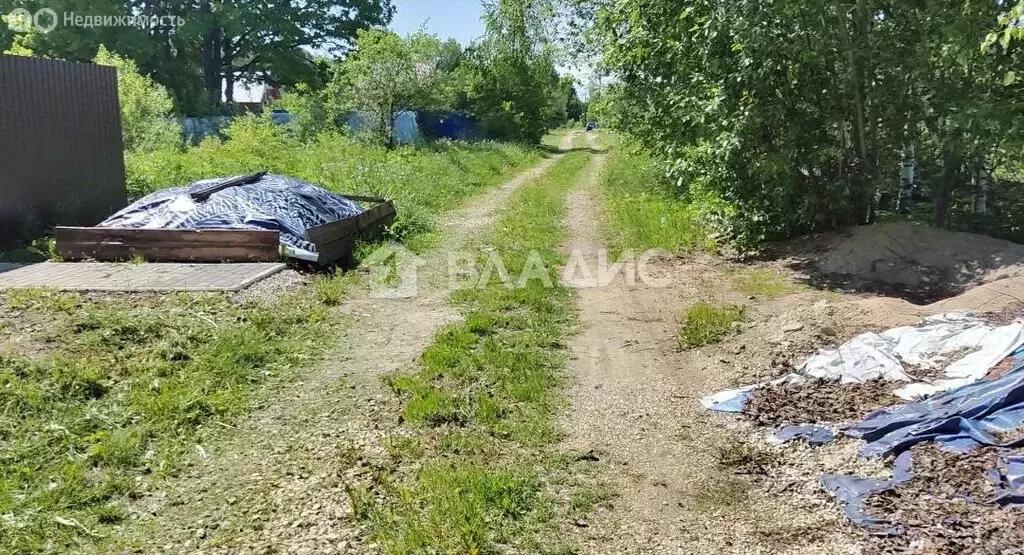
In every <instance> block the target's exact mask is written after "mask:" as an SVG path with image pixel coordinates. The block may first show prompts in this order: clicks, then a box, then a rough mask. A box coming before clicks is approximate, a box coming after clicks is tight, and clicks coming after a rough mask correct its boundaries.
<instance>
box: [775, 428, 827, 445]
mask: <svg viewBox="0 0 1024 555" xmlns="http://www.w3.org/2000/svg"><path fill="white" fill-rule="evenodd" d="M775 437H777V438H778V439H779V441H781V442H783V443H786V442H788V441H793V440H794V439H802V440H804V441H806V442H807V443H809V444H811V445H825V444H826V443H831V442H832V440H833V439H835V438H836V434H835V432H833V431H832V430H830V429H828V428H825V427H824V426H811V425H807V424H801V425H796V426H786V427H785V428H782V429H781V430H779V431H778V432H776V433H775Z"/></svg>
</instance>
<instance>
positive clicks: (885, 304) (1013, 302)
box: [850, 277, 1024, 328]
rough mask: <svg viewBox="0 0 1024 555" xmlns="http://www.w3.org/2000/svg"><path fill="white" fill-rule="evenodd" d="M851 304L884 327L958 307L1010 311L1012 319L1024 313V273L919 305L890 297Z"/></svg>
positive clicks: (871, 320) (971, 310)
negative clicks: (1022, 275)
mask: <svg viewBox="0 0 1024 555" xmlns="http://www.w3.org/2000/svg"><path fill="white" fill-rule="evenodd" d="M850 304H851V305H853V306H854V307H856V308H858V309H860V310H861V311H863V313H864V314H865V317H866V321H867V322H869V323H870V324H872V325H874V326H879V327H882V328H892V327H896V326H905V325H910V324H914V323H916V322H918V321H919V320H921V319H922V318H924V317H925V316H932V315H935V314H944V313H946V312H957V311H969V312H974V313H977V314H999V313H1006V314H1007V317H1008V318H1011V319H1012V318H1014V317H1020V316H1024V277H1015V278H1010V279H1002V280H999V281H994V282H992V283H986V284H984V285H980V286H978V287H974V288H972V289H970V290H969V291H967V292H965V293H963V294H961V295H957V296H955V297H951V298H948V299H944V300H941V301H939V302H936V303H932V304H929V305H915V304H912V303H909V302H907V301H904V300H901V299H894V298H888V297H873V298H870V299H861V300H857V301H853V302H851V303H850Z"/></svg>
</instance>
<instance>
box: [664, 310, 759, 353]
mask: <svg viewBox="0 0 1024 555" xmlns="http://www.w3.org/2000/svg"><path fill="white" fill-rule="evenodd" d="M746 313H747V309H746V307H744V306H737V305H730V306H719V305H714V304H711V303H708V302H703V301H702V302H699V303H697V304H695V305H693V306H692V307H690V308H689V310H687V311H686V314H685V316H684V317H683V325H682V328H681V329H680V330H679V344H680V345H681V346H682V347H684V348H693V347H701V346H704V345H709V344H711V343H717V342H718V341H721V340H722V338H723V337H725V336H727V335H729V334H731V333H734V332H735V331H736V323H738V322H742V321H743V320H744V318H745V317H746Z"/></svg>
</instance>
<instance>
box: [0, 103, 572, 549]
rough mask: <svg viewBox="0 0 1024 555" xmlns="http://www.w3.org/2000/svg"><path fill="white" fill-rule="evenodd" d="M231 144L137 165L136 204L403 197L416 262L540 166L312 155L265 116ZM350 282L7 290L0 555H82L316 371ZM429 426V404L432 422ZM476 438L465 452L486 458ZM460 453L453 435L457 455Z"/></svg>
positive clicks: (371, 153) (335, 146) (367, 153)
mask: <svg viewBox="0 0 1024 555" xmlns="http://www.w3.org/2000/svg"><path fill="white" fill-rule="evenodd" d="M230 132H231V134H232V140H231V141H227V142H220V141H208V142H206V143H204V144H203V145H201V146H199V147H196V148H190V149H188V150H186V151H184V152H176V151H167V152H153V153H145V154H141V153H134V154H131V155H130V156H129V157H128V161H127V162H128V163H127V165H128V174H129V185H130V192H131V194H132V195H133V196H141V195H143V194H145V193H147V192H150V191H152V190H156V189H159V188H164V187H169V186H174V185H181V184H184V183H188V182H191V181H194V180H197V179H201V178H207V177H211V176H220V175H229V174H238V173H246V172H251V171H256V170H261V169H269V170H270V171H273V172H279V173H285V174H289V175H295V176H297V177H300V178H303V179H307V180H309V181H312V182H314V183H318V184H321V185H323V186H325V187H327V188H329V189H332V190H336V191H343V192H354V193H362V194H374V195H381V196H386V197H389V198H392V199H395V200H396V204H397V206H398V211H399V219H398V221H397V222H396V224H395V226H394V227H393V229H392V230H391V237H392V238H396V239H399V240H402V241H405V242H406V243H407V245H409V246H410V248H414V249H417V248H419V249H422V248H427V247H429V246H430V244H432V238H434V237H436V233H434V232H433V229H434V220H435V218H436V217H438V215H439V214H441V213H443V212H445V211H447V210H450V209H453V208H455V207H457V206H459V205H460V204H461V203H462V202H463V201H464V200H465V199H466V198H467V197H469V196H471V195H473V194H475V193H477V192H479V191H481V190H483V189H486V188H487V187H490V186H493V185H496V184H497V183H499V182H501V181H503V180H505V179H507V178H508V177H510V176H511V175H513V174H514V173H515V172H517V171H518V170H520V169H522V168H523V167H524V166H527V165H529V164H531V163H533V162H534V161H536V160H538V159H539V158H540V156H541V152H540V150H537V149H529V148H525V147H520V146H514V145H504V144H497V143H477V144H461V143H439V144H435V145H430V146H421V147H406V148H400V149H397V150H394V151H387V150H384V149H380V148H376V147H370V146H366V145H363V144H360V143H358V142H354V141H351V140H349V139H347V138H345V137H342V136H340V135H324V136H322V137H320V138H319V139H318V140H317V141H315V142H314V143H312V144H301V143H299V142H298V141H296V140H295V139H294V138H292V137H289V136H288V135H286V134H284V133H282V132H281V130H280V129H278V128H275V127H274V126H271V125H269V124H268V123H267V122H265V121H261V120H258V119H254V118H243V119H241V120H239V121H238V122H237V123H236V124H235V125H234V126H233V127H232V129H231V131H230ZM51 247H52V243H51V242H50V241H48V240H41V241H39V242H37V243H36V244H34V245H33V246H32V247H31V249H26V251H27V252H29V254H31V255H33V256H35V257H36V258H45V257H48V256H51V255H52V248H51ZM368 248H369V247H368V246H363V247H361V249H362V250H366V249H368ZM14 254H18V253H14ZM131 262H134V263H142V262H144V260H142V259H141V258H139V257H133V259H132V260H131ZM356 277H357V276H355V275H354V274H353V273H348V274H346V273H342V272H338V273H335V274H332V275H323V276H318V277H317V278H315V280H314V282H313V283H312V284H311V285H309V286H305V287H300V288H297V290H295V291H293V292H291V293H288V294H285V295H284V296H283V297H282V298H281V299H279V300H278V301H276V302H273V303H272V304H270V305H268V306H264V305H260V306H252V305H240V304H238V303H235V302H233V301H231V300H230V299H229V298H228V297H227V296H226V295H208V294H202V295H194V294H189V295H186V294H179V295H168V296H162V297H145V296H135V297H97V298H90V297H86V296H82V295H78V294H69V293H59V292H56V291H47V290H26V291H11V292H7V293H4V294H0V553H4V552H14V553H32V552H58V551H61V552H62V551H82V550H86V548H87V546H89V545H91V544H92V543H93V542H94V541H96V540H97V539H101V538H102V537H104V536H107V535H109V534H110V533H111V528H110V527H111V526H112V525H115V524H117V523H118V522H120V521H121V520H123V519H124V518H125V517H126V507H127V506H128V505H129V503H130V502H131V500H132V499H133V498H134V497H135V496H137V495H138V494H139V492H140V491H142V489H144V488H147V487H149V485H148V484H151V483H152V484H158V482H157V481H155V479H159V478H162V477H165V476H169V475H174V474H175V473H176V472H177V471H178V470H179V469H180V468H181V467H182V465H184V464H188V463H189V460H190V459H191V458H194V457H196V456H197V453H200V452H202V451H204V449H205V448H203V447H202V445H203V443H204V442H205V441H206V440H207V439H211V438H212V434H211V431H212V430H219V429H221V428H223V427H224V426H225V425H228V423H229V422H230V421H231V419H233V418H236V417H238V416H239V415H242V414H244V413H246V412H248V411H249V410H251V409H252V407H254V406H256V404H257V403H258V402H259V399H261V398H262V397H264V396H265V395H268V394H270V392H272V391H273V389H272V387H270V386H272V385H274V384H276V383H280V382H282V381H284V380H287V379H290V378H292V377H294V376H299V375H301V373H302V372H303V371H306V370H307V369H308V368H309V367H311V366H313V365H315V364H316V361H317V359H318V358H319V356H320V354H321V353H322V352H323V350H324V349H326V348H327V347H328V346H329V345H330V344H331V342H329V341H324V337H329V336H330V335H331V333H332V330H333V329H334V328H335V327H336V326H337V325H338V322H337V317H336V315H335V313H334V312H332V311H331V310H330V307H333V306H335V305H337V304H339V303H341V302H342V301H343V300H344V298H345V295H346V292H347V291H348V290H349V286H350V285H351V284H352V283H353V281H354V280H356ZM552 364H553V363H552ZM537 371H538V372H542V371H543V370H542V369H541V368H540V367H538V368H537ZM424 403H425V404H427V401H426V400H424ZM485 404H486V402H485V401H483V400H480V401H479V402H478V405H480V406H484V405H485ZM431 414H432V413H431V411H430V410H429V407H426V406H425V407H424V415H425V416H429V415H431ZM432 417H433V416H432ZM467 437H469V439H466V440H465V441H462V443H464V444H466V446H467V448H468V447H472V446H473V445H475V443H474V442H475V439H473V438H472V437H470V436H467ZM459 443H460V441H459V440H457V438H456V437H455V436H454V435H452V436H451V441H449V442H448V443H447V444H446V445H452V446H455V445H458V444H459ZM392 447H393V449H394V450H395V452H396V453H400V452H403V451H405V452H408V451H409V450H410V449H412V448H411V447H409V446H408V445H404V446H403V444H401V442H396V443H395V444H394V445H393V446H392ZM460 476H461V478H460V479H461V480H463V482H464V483H465V484H466V487H467V488H476V489H477V490H479V491H480V492H481V495H483V496H484V497H485V499H487V501H486V503H490V502H491V497H495V498H502V499H503V498H504V497H505V495H504V493H502V492H504V491H506V490H508V491H513V490H514V491H520V490H523V489H524V488H526V489H528V488H527V486H528V484H530V483H531V482H530V481H529V478H530V476H529V473H523V472H519V471H516V473H513V474H511V475H509V476H506V477H503V476H501V475H494V476H491V475H490V474H485V475H482V477H481V479H480V480H477V478H476V475H475V474H474V473H473V471H472V469H469V468H466V469H462V470H461V474H460ZM506 478H507V481H508V484H511V485H506V484H505V483H504V482H505V481H506ZM438 483H440V482H438ZM424 487H427V488H428V489H429V488H430V487H434V486H431V485H430V483H429V481H427V482H425V486H424ZM437 487H440V486H437ZM488 496H491V497H488ZM532 499H533V498H531V497H529V496H527V497H524V498H522V500H521V501H516V502H517V503H518V502H521V503H532ZM513 501H514V500H513ZM509 502H512V501H509ZM509 510H510V511H512V512H515V511H516V509H515V508H514V507H510V508H509Z"/></svg>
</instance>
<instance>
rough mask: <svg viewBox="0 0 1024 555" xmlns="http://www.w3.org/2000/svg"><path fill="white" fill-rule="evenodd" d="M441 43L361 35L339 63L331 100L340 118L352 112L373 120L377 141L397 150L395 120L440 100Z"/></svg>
mask: <svg viewBox="0 0 1024 555" xmlns="http://www.w3.org/2000/svg"><path fill="white" fill-rule="evenodd" d="M440 52H441V48H440V42H439V41H438V40H437V38H436V37H433V36H431V35H427V34H425V33H416V34H414V35H411V36H410V37H408V38H402V37H400V36H398V35H396V34H395V33H392V32H390V31H385V30H380V29H371V30H367V31H359V32H358V34H357V37H356V48H355V51H354V52H353V53H352V55H351V56H349V57H348V58H347V59H346V60H345V61H344V62H341V63H340V64H339V65H338V67H337V70H336V73H335V77H334V81H332V84H331V86H330V87H329V89H330V93H329V94H330V95H331V97H332V98H333V99H334V101H333V103H334V104H335V106H337V105H338V104H342V106H341V108H338V107H336V108H335V109H334V113H341V112H343V111H344V108H345V107H351V108H353V109H355V110H357V111H359V112H360V113H361V114H363V115H365V116H366V117H368V118H369V120H370V129H371V131H372V133H373V135H374V137H375V139H376V140H377V141H379V142H380V143H381V144H384V145H386V146H388V147H392V148H393V147H394V146H395V121H396V120H397V118H398V116H399V115H400V114H401V113H402V112H404V111H406V110H413V109H424V108H429V107H431V106H432V105H433V103H434V102H435V101H436V99H437V96H436V95H437V90H436V83H437V80H438V76H439V71H438V62H439V60H440V57H439V55H440Z"/></svg>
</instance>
